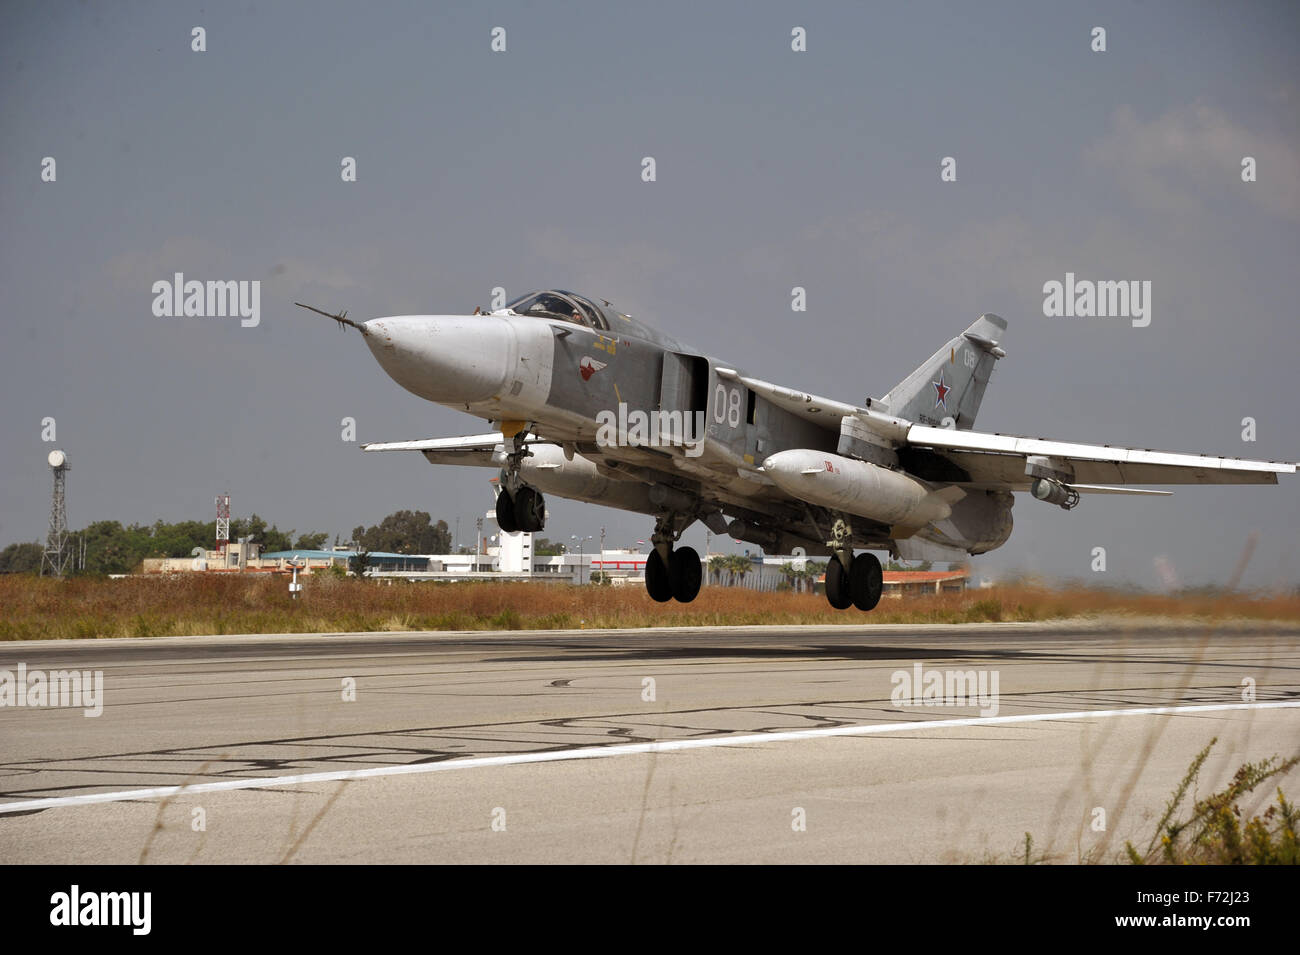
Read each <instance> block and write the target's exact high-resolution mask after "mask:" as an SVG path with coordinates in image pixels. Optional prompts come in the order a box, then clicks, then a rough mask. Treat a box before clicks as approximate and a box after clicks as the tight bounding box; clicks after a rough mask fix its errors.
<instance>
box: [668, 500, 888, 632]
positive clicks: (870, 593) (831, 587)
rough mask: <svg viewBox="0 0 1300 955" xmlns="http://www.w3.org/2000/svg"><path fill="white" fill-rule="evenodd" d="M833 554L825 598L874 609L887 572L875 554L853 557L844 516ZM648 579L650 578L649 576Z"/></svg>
mask: <svg viewBox="0 0 1300 955" xmlns="http://www.w3.org/2000/svg"><path fill="white" fill-rule="evenodd" d="M831 533H832V534H834V535H835V537H834V540H830V541H827V543H828V544H829V545H830V547H831V551H832V556H831V559H830V560H829V561H827V563H826V601H827V602H828V603H829V604H830V605H831V606H832V607H834V608H835V609H836V610H847V609H848V608H849V606H850V605H852V606H854V607H857V608H858V609H859V610H874V609H875V607H876V604H878V603H880V595H881V594H882V593H884V590H885V580H884V574H883V572H882V571H881V568H880V561H879V560H878V559H877V558H876V555H875V554H867V553H863V554H858V555H857V556H856V557H854V556H853V543H852V541H853V529H852V528H851V527H850V526H849V524H848V522H847V521H845V520H844V519H843V518H840V519H838V520H836V521H835V526H834V529H833V530H832V531H831ZM647 579H648V578H647Z"/></svg>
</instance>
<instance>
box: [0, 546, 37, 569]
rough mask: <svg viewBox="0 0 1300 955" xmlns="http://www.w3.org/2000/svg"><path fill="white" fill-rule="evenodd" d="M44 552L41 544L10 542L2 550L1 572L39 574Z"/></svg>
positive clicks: (0, 558) (0, 551) (0, 556)
mask: <svg viewBox="0 0 1300 955" xmlns="http://www.w3.org/2000/svg"><path fill="white" fill-rule="evenodd" d="M44 553H45V548H44V547H42V546H41V545H40V544H35V543H32V544H10V545H9V546H8V547H6V548H5V549H4V550H0V574H38V573H40V571H41V557H42V555H43V554H44Z"/></svg>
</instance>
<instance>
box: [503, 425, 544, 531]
mask: <svg viewBox="0 0 1300 955" xmlns="http://www.w3.org/2000/svg"><path fill="white" fill-rule="evenodd" d="M527 435H528V430H527V429H526V428H525V429H522V430H520V431H518V432H516V433H515V434H514V436H513V437H512V438H511V439H510V448H511V451H510V452H509V453H508V454H507V455H506V466H505V467H504V468H503V469H502V471H501V490H500V492H499V493H498V494H497V526H498V527H500V528H501V529H502V530H503V531H505V532H506V533H507V534H514V533H515V532H517V531H524V532H525V533H529V534H533V533H536V532H537V531H540V530H543V529H544V528H545V527H546V499H545V498H544V497H543V496H542V492H541V491H539V490H537V489H536V488H532V487H529V486H528V485H527V484H524V483H523V481H522V480H521V479H520V477H519V469H520V467H522V465H523V462H524V458H526V457H529V456H530V455H531V454H532V452H531V451H529V450H527V449H526V448H525V447H524V439H525V438H526V437H527Z"/></svg>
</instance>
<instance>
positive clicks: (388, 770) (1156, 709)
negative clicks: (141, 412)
mask: <svg viewBox="0 0 1300 955" xmlns="http://www.w3.org/2000/svg"><path fill="white" fill-rule="evenodd" d="M1297 707H1300V701H1279V702H1268V703H1207V704H1198V705H1194V706H1143V707H1131V708H1126V709H1118V710H1080V711H1075V712H1072V713H1022V714H1018V715H1015V716H971V717H962V718H959V719H951V720H918V721H913V722H907V723H869V724H865V725H859V726H826V727H821V728H819V729H808V730H788V731H784V732H780V733H743V734H739V735H735V736H707V737H704V738H701V739H675V740H660V741H657V742H653V743H615V744H613V745H610V746H587V747H583V748H580V749H567V750H559V751H556V752H546V753H512V754H508V755H504V756H474V757H471V758H469V759H451V760H447V761H445V762H441V763H414V764H406V765H402V766H374V767H371V768H369V769H341V770H335V771H333V772H326V773H302V774H300V775H297V776H267V777H250V778H243V779H226V780H222V781H221V782H215V783H195V784H193V785H184V786H158V787H155V788H152V789H127V790H120V791H117V792H106V793H88V794H86V795H82V796H53V797H50V798H46V799H28V800H25V801H23V802H9V803H0V814H2V813H10V812H32V811H34V810H38V809H57V808H61V807H66V806H88V805H92V804H94V803H106V802H125V801H127V800H140V799H165V798H167V797H169V796H182V795H183V796H188V795H191V794H197V793H215V792H228V791H232V790H239V789H267V788H271V787H279V786H301V785H304V784H307V783H328V782H338V781H342V780H352V779H373V778H376V777H379V776H403V775H408V774H418V773H441V772H450V771H452V770H464V769H486V768H488V767H492V766H519V765H524V764H527V763H555V762H560V761H562V760H569V759H606V758H608V757H612V756H635V755H638V754H644V753H679V752H682V751H684V750H691V749H714V748H717V747H720V746H753V745H756V744H764V743H785V742H791V741H794V740H807V739H825V738H827V737H834V736H870V735H874V734H878V733H912V732H916V731H918V730H933V729H955V728H961V727H967V726H1006V725H1008V724H1012V723H1033V722H1041V721H1051V720H1086V719H1100V718H1104V717H1111V716H1177V715H1181V714H1190V713H1223V712H1228V711H1231V710H1269V709H1292V708H1297Z"/></svg>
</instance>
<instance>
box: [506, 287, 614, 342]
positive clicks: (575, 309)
mask: <svg viewBox="0 0 1300 955" xmlns="http://www.w3.org/2000/svg"><path fill="white" fill-rule="evenodd" d="M604 304H605V305H606V306H608V310H607V309H606V308H603V307H601V306H600V305H596V304H594V303H593V302H592V301H591V300H589V299H587V298H584V297H583V296H581V295H578V294H576V293H574V292H566V291H565V290H564V289H548V290H546V291H544V292H529V293H528V294H527V295H521V296H519V298H517V299H514V300H513V301H510V302H507V303H506V308H507V309H508V310H510V311H512V312H514V313H515V314H517V315H525V316H529V317H532V318H548V319H558V320H559V321H562V322H573V323H574V324H575V325H585V326H586V327H587V328H593V329H595V330H596V331H601V332H603V331H608V330H609V320H610V317H611V316H612V315H616V314H618V313H617V311H616V310H615V309H614V307H613V306H612V305H609V303H608V302H605V303H604Z"/></svg>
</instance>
